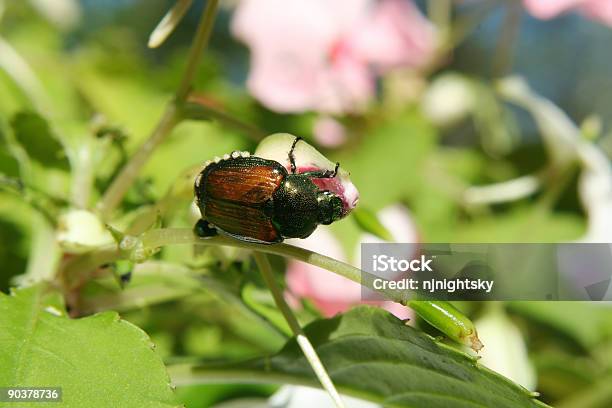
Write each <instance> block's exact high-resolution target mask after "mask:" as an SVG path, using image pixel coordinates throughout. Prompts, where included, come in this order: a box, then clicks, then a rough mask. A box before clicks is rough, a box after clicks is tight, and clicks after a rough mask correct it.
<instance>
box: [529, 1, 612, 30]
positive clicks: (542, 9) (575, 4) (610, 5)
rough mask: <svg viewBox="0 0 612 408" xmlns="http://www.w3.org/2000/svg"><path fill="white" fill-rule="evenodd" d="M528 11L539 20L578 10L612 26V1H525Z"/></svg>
mask: <svg viewBox="0 0 612 408" xmlns="http://www.w3.org/2000/svg"><path fill="white" fill-rule="evenodd" d="M523 1H524V4H525V7H526V8H527V10H528V11H529V12H530V13H531V14H532V15H533V16H534V17H537V18H541V19H544V20H547V19H550V18H554V17H556V16H558V15H559V14H562V13H565V12H567V11H570V10H578V11H580V12H582V13H584V14H585V15H586V16H588V17H590V18H592V19H594V20H598V21H600V22H602V23H604V24H607V25H609V26H612V1H610V0H523Z"/></svg>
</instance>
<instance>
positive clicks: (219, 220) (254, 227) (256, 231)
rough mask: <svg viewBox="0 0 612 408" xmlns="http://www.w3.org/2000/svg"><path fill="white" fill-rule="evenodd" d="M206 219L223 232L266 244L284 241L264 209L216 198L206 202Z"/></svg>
mask: <svg viewBox="0 0 612 408" xmlns="http://www.w3.org/2000/svg"><path fill="white" fill-rule="evenodd" d="M206 219H207V220H208V221H209V222H210V223H211V224H213V225H215V226H216V227H219V228H221V229H222V230H223V231H225V232H227V233H230V234H234V235H238V236H240V237H249V238H254V239H255V240H259V241H264V242H280V241H281V240H282V239H281V237H280V235H279V234H278V232H277V231H276V228H274V225H273V224H272V221H271V220H270V218H269V217H267V216H266V214H265V213H264V212H263V209H262V208H256V207H246V206H243V205H239V204H234V203H231V202H228V201H222V200H216V199H214V198H211V199H208V200H207V201H206Z"/></svg>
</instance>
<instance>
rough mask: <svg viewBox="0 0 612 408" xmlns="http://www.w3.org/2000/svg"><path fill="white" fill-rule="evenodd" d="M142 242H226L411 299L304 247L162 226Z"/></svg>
mask: <svg viewBox="0 0 612 408" xmlns="http://www.w3.org/2000/svg"><path fill="white" fill-rule="evenodd" d="M141 239H142V243H143V246H144V248H145V249H153V248H158V247H162V246H167V245H177V244H191V245H225V246H231V247H237V248H245V249H251V250H254V251H258V252H264V253H268V254H273V255H279V256H283V257H285V258H292V259H297V260H298V261H302V262H306V263H309V264H311V265H314V266H318V267H320V268H323V269H327V270H328V271H331V272H334V273H336V274H338V275H340V276H343V277H345V278H347V279H349V280H352V281H353V282H356V283H358V284H360V285H363V286H365V287H367V288H369V289H371V290H373V291H375V292H378V293H380V294H381V295H383V296H384V297H385V298H386V299H389V300H392V301H394V302H398V303H402V304H406V302H407V301H408V300H410V296H409V292H407V291H402V290H394V289H384V290H383V289H375V288H374V279H376V276H375V275H372V274H371V273H368V272H365V271H362V270H360V269H358V268H355V267H354V266H352V265H349V264H346V263H344V262H341V261H338V260H336V259H333V258H330V257H328V256H325V255H321V254H318V253H316V252H312V251H309V250H307V249H304V248H299V247H296V246H292V245H288V244H275V245H261V244H254V243H250V242H245V241H239V240H237V239H232V238H226V237H224V236H216V237H212V238H200V237H197V236H195V235H194V234H193V231H192V230H190V229H188V228H163V229H156V230H151V231H148V232H145V233H144V234H143V235H142V236H141Z"/></svg>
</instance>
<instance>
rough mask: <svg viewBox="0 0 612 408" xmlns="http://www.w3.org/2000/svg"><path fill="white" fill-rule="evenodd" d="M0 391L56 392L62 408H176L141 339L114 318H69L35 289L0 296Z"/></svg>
mask: <svg viewBox="0 0 612 408" xmlns="http://www.w3.org/2000/svg"><path fill="white" fill-rule="evenodd" d="M0 366H1V367H2V370H0V384H2V385H10V386H22V387H28V386H30V387H41V386H47V387H49V386H61V387H62V398H63V403H62V406H63V407H75V408H76V407H79V408H80V407H101V406H113V407H151V408H153V407H160V408H161V407H176V406H178V404H177V403H175V397H174V393H173V392H172V389H171V387H170V383H169V379H168V374H167V373H166V371H165V369H164V365H163V363H162V361H161V359H160V357H159V356H158V355H157V354H156V353H155V351H154V350H153V344H152V343H151V340H150V339H149V338H148V336H147V335H146V333H144V332H143V331H142V330H140V329H139V328H138V327H136V326H134V325H132V324H131V323H128V322H127V321H125V320H121V319H120V318H119V316H118V315H117V314H116V313H114V312H106V313H101V314H97V315H94V316H90V317H86V318H82V319H69V318H68V317H67V316H66V314H65V311H64V310H63V307H62V305H61V302H60V298H59V296H57V295H54V294H53V293H48V291H47V290H46V288H45V287H44V286H43V285H38V286H34V287H30V288H27V289H20V290H17V291H16V292H14V293H12V294H11V295H4V294H0Z"/></svg>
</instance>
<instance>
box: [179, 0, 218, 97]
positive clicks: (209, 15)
mask: <svg viewBox="0 0 612 408" xmlns="http://www.w3.org/2000/svg"><path fill="white" fill-rule="evenodd" d="M218 3H219V1H218V0H208V1H207V2H206V8H205V9H204V14H202V18H200V23H199V24H198V30H197V32H196V36H195V38H194V39H193V43H192V45H191V50H190V52H189V59H188V60H187V68H186V69H185V73H184V74H183V79H182V80H181V84H180V85H179V87H178V91H177V92H176V100H177V101H178V102H184V101H185V100H186V99H187V96H188V95H189V91H191V84H192V82H193V77H194V76H195V73H196V71H197V69H198V65H199V64H200V57H201V55H202V51H203V50H204V48H206V44H208V39H209V38H210V33H211V31H212V26H213V23H214V20H215V16H216V14H217V5H218Z"/></svg>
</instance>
